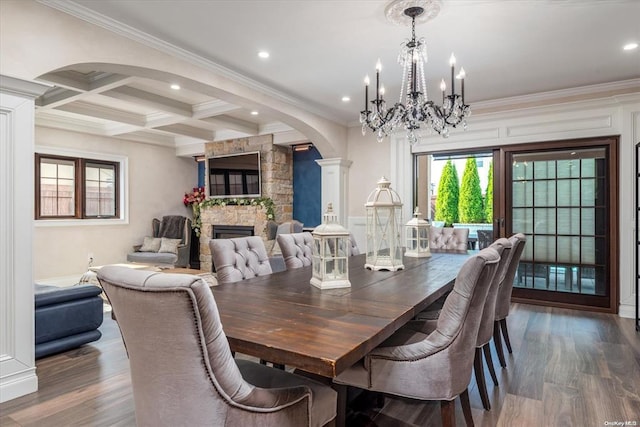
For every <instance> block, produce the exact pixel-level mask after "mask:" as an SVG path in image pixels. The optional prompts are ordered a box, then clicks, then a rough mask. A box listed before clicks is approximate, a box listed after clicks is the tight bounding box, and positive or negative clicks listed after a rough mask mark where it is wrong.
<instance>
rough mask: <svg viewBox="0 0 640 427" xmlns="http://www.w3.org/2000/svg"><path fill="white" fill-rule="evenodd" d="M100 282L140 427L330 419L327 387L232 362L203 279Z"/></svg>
mask: <svg viewBox="0 0 640 427" xmlns="http://www.w3.org/2000/svg"><path fill="white" fill-rule="evenodd" d="M98 279H99V280H100V284H101V285H102V288H103V289H104V291H105V293H106V294H107V297H108V298H109V301H110V302H111V304H112V306H113V310H114V313H115V315H116V316H117V321H118V327H119V328H120V331H121V333H122V338H123V341H124V343H125V346H126V349H127V353H128V355H129V365H130V368H131V369H130V371H131V384H132V388H133V399H134V404H135V412H136V424H137V425H139V426H178V425H182V426H198V425H210V426H239V425H242V426H249V425H260V426H273V427H280V426H291V427H294V426H296V427H297V426H314V427H315V426H319V425H323V424H325V423H326V422H327V421H329V420H330V419H331V418H333V416H335V392H333V390H331V389H329V388H328V387H324V386H322V385H319V384H315V383H314V382H311V381H308V380H306V379H301V378H299V377H297V376H294V375H293V374H290V373H288V372H284V371H279V370H276V369H271V368H267V367H263V366H261V365H259V364H257V363H253V362H250V361H247V360H242V361H240V360H239V361H237V362H236V361H235V360H234V359H233V356H232V353H231V350H230V348H229V343H228V341H227V337H226V335H225V333H224V331H223V329H222V324H221V322H220V314H219V312H218V307H217V305H216V302H215V300H214V297H213V293H212V292H211V290H210V289H209V285H208V284H206V283H205V282H204V281H203V280H202V279H201V278H200V277H198V276H195V275H186V274H164V273H156V272H152V271H142V270H134V269H131V268H125V267H118V266H105V267H103V268H102V269H100V271H99V272H98ZM263 387H264V388H263ZM271 387H273V388H271ZM320 412H322V413H320Z"/></svg>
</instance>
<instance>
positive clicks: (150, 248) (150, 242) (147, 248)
mask: <svg viewBox="0 0 640 427" xmlns="http://www.w3.org/2000/svg"><path fill="white" fill-rule="evenodd" d="M159 250H160V238H159V237H145V238H144V242H142V246H141V247H140V252H158V251H159Z"/></svg>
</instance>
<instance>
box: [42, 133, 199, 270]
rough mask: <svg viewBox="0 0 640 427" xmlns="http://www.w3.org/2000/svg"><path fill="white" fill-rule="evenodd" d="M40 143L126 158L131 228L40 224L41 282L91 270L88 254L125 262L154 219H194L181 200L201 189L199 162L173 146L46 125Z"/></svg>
mask: <svg viewBox="0 0 640 427" xmlns="http://www.w3.org/2000/svg"><path fill="white" fill-rule="evenodd" d="M35 144H36V148H37V147H56V148H63V149H71V150H77V151H84V152H90V153H104V154H114V155H119V156H126V157H127V159H128V177H129V179H128V189H127V190H128V193H129V223H128V224H117V225H79V226H43V225H39V224H38V221H35V233H34V246H33V247H34V251H33V265H34V278H35V279H36V280H41V279H46V278H52V277H63V276H70V275H75V274H78V273H82V272H84V271H86V269H87V256H88V253H93V257H94V265H101V264H109V263H118V262H123V261H125V260H126V256H127V253H128V252H130V251H131V247H132V246H133V245H134V244H139V243H141V241H142V238H143V237H144V236H147V235H150V234H151V219H152V218H153V217H156V216H162V215H168V214H179V215H186V216H190V215H191V209H188V208H187V207H185V206H184V205H183V204H182V197H183V195H184V193H185V191H188V190H190V189H191V188H192V187H194V186H196V185H197V180H198V174H197V164H196V162H195V161H193V159H189V158H180V157H176V155H175V149H173V148H165V147H160V146H154V145H148V144H141V143H136V142H131V141H125V140H119V139H114V138H107V137H100V136H95V135H89V134H83V133H75V132H69V131H63V130H56V129H49V128H42V127H36V133H35Z"/></svg>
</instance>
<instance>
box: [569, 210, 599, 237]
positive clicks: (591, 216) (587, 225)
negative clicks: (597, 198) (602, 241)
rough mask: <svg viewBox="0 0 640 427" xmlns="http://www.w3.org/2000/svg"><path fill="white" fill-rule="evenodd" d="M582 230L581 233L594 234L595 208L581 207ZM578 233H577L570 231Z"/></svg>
mask: <svg viewBox="0 0 640 427" xmlns="http://www.w3.org/2000/svg"><path fill="white" fill-rule="evenodd" d="M581 211H582V230H581V234H586V235H594V234H595V233H596V227H595V209H593V208H583V209H582V210H581ZM572 234H579V233H572Z"/></svg>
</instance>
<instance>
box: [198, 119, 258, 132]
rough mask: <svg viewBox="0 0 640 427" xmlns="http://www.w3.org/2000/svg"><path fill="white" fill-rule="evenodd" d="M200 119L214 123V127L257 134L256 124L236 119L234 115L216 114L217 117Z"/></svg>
mask: <svg viewBox="0 0 640 427" xmlns="http://www.w3.org/2000/svg"><path fill="white" fill-rule="evenodd" d="M201 120H202V121H203V122H207V123H210V124H212V125H214V126H215V127H216V129H230V130H235V131H237V132H242V133H245V134H247V135H257V134H258V125H257V124H255V123H251V122H248V121H246V120H241V119H236V118H235V117H229V116H217V117H207V118H204V119H201Z"/></svg>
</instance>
